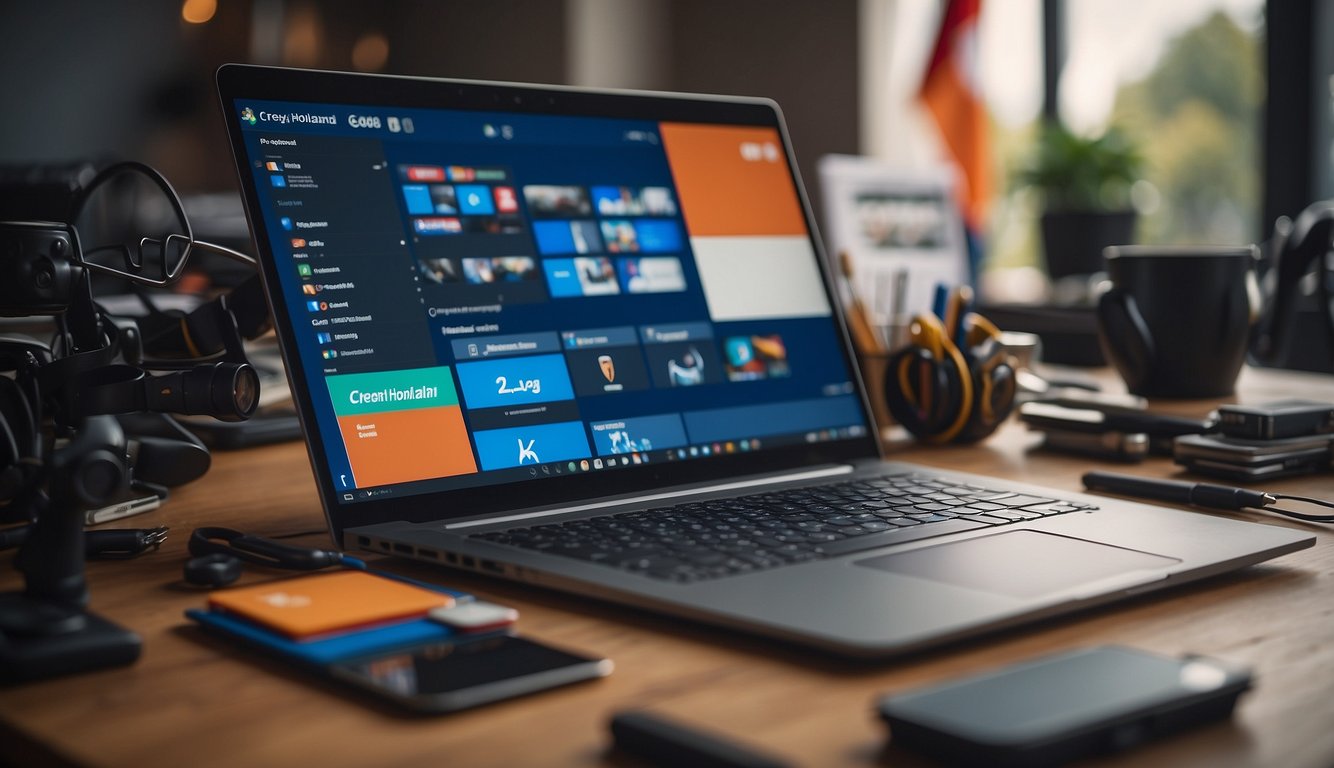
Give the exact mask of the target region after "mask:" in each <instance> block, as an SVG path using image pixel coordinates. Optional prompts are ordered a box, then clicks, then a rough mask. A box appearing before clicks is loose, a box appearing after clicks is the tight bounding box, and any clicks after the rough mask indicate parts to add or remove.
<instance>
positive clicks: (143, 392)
mask: <svg viewBox="0 0 1334 768" xmlns="http://www.w3.org/2000/svg"><path fill="white" fill-rule="evenodd" d="M130 175H134V176H142V177H144V178H147V179H148V180H149V181H150V182H151V183H152V184H153V185H155V186H156V187H157V188H158V190H160V191H161V192H162V194H163V195H164V196H165V198H166V199H167V200H168V201H170V204H171V208H172V211H173V212H174V214H175V217H176V219H177V221H178V223H179V229H178V231H176V232H170V233H167V234H162V235H160V236H156V237H142V238H139V239H138V240H137V241H136V242H131V243H128V244H116V245H106V246H100V247H95V248H91V249H86V250H85V249H84V248H83V247H82V245H81V243H80V240H79V233H78V230H77V229H76V227H75V225H74V224H72V223H62V222H32V221H16V222H0V316H6V317H25V318H32V317H39V318H40V317H50V318H51V319H52V321H53V322H54V325H55V334H54V338H53V339H52V341H51V342H50V343H46V342H43V341H40V340H35V339H32V338H27V337H23V336H0V521H8V522H20V523H27V524H28V528H27V530H26V538H25V539H24V540H23V543H22V546H21V548H20V550H19V552H18V554H17V556H16V557H15V566H16V567H17V568H18V569H19V571H21V572H22V573H23V577H24V584H25V587H24V590H23V591H21V592H10V593H3V594H0V682H12V681H18V680H30V679H37V678H42V677H48V676H52V675H60V674H69V673H74V672H80V671H84V670H88V669H94V668H99V667H104V666H111V665H119V664H128V663H131V662H133V661H134V660H135V659H136V658H137V657H138V655H139V648H140V640H139V638H138V636H136V635H135V634H133V633H132V632H130V631H128V630H126V629H123V628H121V627H118V626H116V625H115V624H113V623H111V622H109V621H107V620H105V619H102V618H101V617H98V616H96V615H95V614H92V613H90V612H88V611H87V610H86V605H87V602H88V589H87V585H86V583H85V580H84V555H85V552H84V532H83V526H84V520H85V513H87V512H89V511H90V510H94V509H97V508H100V507H104V506H105V505H107V504H109V503H112V502H114V501H116V500H117V499H118V498H120V497H122V496H123V495H124V494H125V493H126V491H127V490H130V489H134V490H136V491H139V492H143V491H145V490H147V491H151V492H154V493H158V494H159V495H160V496H162V497H165V495H166V492H167V491H166V489H167V488H168V487H170V486H174V485H179V484H181V483H184V482H189V481H190V480H194V479H196V478H198V477H199V476H200V475H202V474H203V473H204V472H205V471H206V470H207V469H208V465H209V454H208V450H207V448H205V447H204V446H203V444H202V443H200V442H199V441H198V439H197V438H195V437H194V436H193V435H191V434H190V433H189V432H187V431H186V430H184V429H183V428H182V427H181V426H180V425H179V424H177V423H176V422H175V421H174V420H172V418H171V416H170V414H192V415H193V414H204V415H211V416H214V417H216V418H218V419H221V420H225V421H241V420H244V419H246V418H248V417H249V416H250V415H251V414H252V413H254V411H255V408H256V405H257V404H258V399H259V379H258V376H257V375H256V373H255V371H254V369H253V368H251V366H250V364H249V363H248V362H247V360H246V356H245V350H244V348H243V347H242V337H243V336H244V337H246V338H253V337H255V336H258V335H260V334H261V333H263V332H264V331H265V330H267V328H268V315H267V308H266V307H265V305H264V300H263V295H262V292H261V291H260V289H259V285H258V276H257V275H256V276H255V277H253V278H252V279H251V280H250V281H248V282H247V283H245V284H243V285H242V286H240V287H238V288H237V289H236V290H234V291H233V292H232V293H230V294H227V295H224V296H220V297H218V298H216V299H213V300H212V301H209V302H206V303H204V304H202V305H201V306H199V307H198V308H196V309H195V310H193V311H192V312H189V313H185V312H163V311H161V310H158V309H157V308H156V307H155V306H154V304H153V303H152V301H151V299H150V298H149V297H148V296H147V295H145V293H143V292H142V287H145V286H152V287H161V286H166V285H169V284H171V283H173V282H175V281H176V280H177V279H178V278H179V277H180V276H181V274H182V271H183V270H184V268H185V266H186V264H187V262H188V260H189V257H190V254H191V252H193V251H195V250H196V249H198V250H201V251H211V252H214V253H220V254H222V255H225V256H228V257H231V258H234V259H237V260H240V261H243V262H246V263H248V264H251V265H253V264H254V261H253V260H252V259H251V258H250V257H248V256H246V255H244V254H241V253H238V252H236V251H232V250H230V249H227V248H222V247H220V246H215V245H213V244H210V243H204V242H202V241H198V240H195V239H194V236H193V233H192V231H191V229H190V223H189V221H188V220H187V219H186V217H185V213H184V210H183V208H182V206H181V203H180V199H179V198H178V197H177V196H176V193H175V191H174V190H173V189H172V188H171V185H170V184H169V183H168V182H167V181H166V179H164V178H163V177H162V176H161V175H160V174H158V173H157V172H156V171H154V170H153V169H152V168H149V167H148V166H145V165H142V164H139V163H121V164H117V165H114V166H111V167H109V168H107V169H106V170H104V171H102V172H101V173H99V174H97V175H96V176H95V177H94V178H93V179H92V181H91V182H89V183H88V185H87V186H86V187H85V189H84V191H83V193H82V194H81V195H80V196H79V197H78V198H77V200H76V202H75V204H74V208H73V211H72V212H71V215H70V217H69V220H70V221H71V222H77V221H79V214H80V212H81V210H82V209H83V207H84V205H85V204H86V203H87V201H88V199H89V197H90V196H91V195H92V193H93V192H94V191H95V190H97V189H98V188H99V187H102V186H103V185H106V184H107V183H108V182H110V181H114V180H118V179H122V178H123V177H125V176H130ZM94 275H100V276H106V277H110V278H114V279H116V280H119V281H123V282H125V283H127V284H129V285H130V286H131V287H132V288H133V289H134V290H136V292H137V293H138V295H139V298H140V300H141V302H142V303H143V304H144V306H145V310H146V312H147V314H146V315H144V316H141V317H137V318H133V317H122V316H116V315H112V314H109V313H108V312H106V311H105V310H104V309H103V307H102V306H101V305H100V304H99V303H98V302H97V301H96V300H95V299H94V297H93V288H92V286H93V283H92V278H93V276H94ZM11 530H12V529H11ZM157 541H160V538H159V539H157Z"/></svg>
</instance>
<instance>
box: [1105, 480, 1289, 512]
mask: <svg viewBox="0 0 1334 768" xmlns="http://www.w3.org/2000/svg"><path fill="white" fill-rule="evenodd" d="M1084 487H1085V488H1087V489H1089V490H1090V491H1107V492H1110V493H1119V494H1121V495H1123V496H1137V497H1139V498H1142V499H1154V500H1156V501H1170V502H1173V503H1176V504H1194V505H1195V506H1197V507H1209V508H1211V509H1245V508H1246V507H1266V506H1268V505H1270V504H1273V503H1274V502H1276V501H1278V499H1277V498H1275V497H1274V496H1271V495H1270V494H1267V493H1262V492H1260V491H1252V490H1249V489H1246V488H1232V487H1230V486H1226V485H1212V484H1210V483H1188V482H1185V481H1183V480H1156V479H1153V478H1148V477H1136V476H1134V475H1121V474H1117V473H1115V472H1089V473H1086V474H1085V475H1084Z"/></svg>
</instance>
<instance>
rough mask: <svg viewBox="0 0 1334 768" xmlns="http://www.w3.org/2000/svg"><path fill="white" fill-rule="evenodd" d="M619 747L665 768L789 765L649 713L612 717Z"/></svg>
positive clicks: (772, 766) (758, 767)
mask: <svg viewBox="0 0 1334 768" xmlns="http://www.w3.org/2000/svg"><path fill="white" fill-rule="evenodd" d="M611 735H612V738H613V739H614V740H615V743H616V748H617V749H620V750H624V751H625V752H626V753H628V754H631V755H634V756H635V757H638V758H639V759H641V760H644V761H645V762H647V763H648V764H649V765H655V766H661V767H662V768H678V767H679V768H686V767H687V766H689V768H787V766H788V763H787V762H785V761H783V760H780V759H778V758H776V757H770V756H769V755H763V754H760V753H758V752H752V751H750V750H749V749H746V748H745V747H741V746H739V745H737V744H734V743H732V742H730V741H724V740H723V739H720V738H718V737H717V736H714V735H712V734H708V733H703V732H701V731H697V730H695V729H693V728H687V727H685V726H683V725H680V724H679V723H674V722H672V721H670V720H665V719H663V718H661V717H659V716H657V715H651V714H649V713H647V712H619V713H617V714H616V715H614V716H613V717H612V719H611Z"/></svg>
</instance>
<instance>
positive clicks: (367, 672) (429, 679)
mask: <svg viewBox="0 0 1334 768" xmlns="http://www.w3.org/2000/svg"><path fill="white" fill-rule="evenodd" d="M327 670H328V672H329V673H330V674H331V675H333V677H334V678H336V679H338V680H342V681H344V682H348V683H351V684H353V685H356V686H358V687H360V688H363V689H366V690H369V691H371V692H373V693H376V694H378V695H380V696H384V697H387V698H389V699H392V700H393V701H394V702H396V703H398V704H401V705H403V706H406V707H408V708H410V709H414V710H418V711H421V712H454V711H457V710H460V709H467V708H469V707H476V706H479V705H482V704H488V703H490V702H493V701H499V700H500V699H508V698H511V697H514V696H522V695H524V694H527V693H533V692H535V691H541V690H545V689H547V688H554V687H556V686H560V685H567V684H569V683H576V682H579V681H581V680H591V679H593V678H598V677H606V676H607V675H609V674H611V671H612V663H611V660H609V659H598V658H593V657H589V656H581V655H578V654H574V653H570V652H568V651H563V650H559V649H556V648H552V647H550V646H547V645H543V644H541V643H537V642H534V641H532V640H528V639H526V638H522V637H518V636H515V635H509V634H501V635H492V636H489V637H482V638H477V639H475V640H467V641H463V642H436V643H426V644H422V645H417V646H413V647H409V648H404V649H401V650H395V651H392V652H386V653H376V654H373V655H369V656H362V657H358V658H352V659H347V660H343V661H337V662H334V663H333V664H331V665H329V666H328V667H327Z"/></svg>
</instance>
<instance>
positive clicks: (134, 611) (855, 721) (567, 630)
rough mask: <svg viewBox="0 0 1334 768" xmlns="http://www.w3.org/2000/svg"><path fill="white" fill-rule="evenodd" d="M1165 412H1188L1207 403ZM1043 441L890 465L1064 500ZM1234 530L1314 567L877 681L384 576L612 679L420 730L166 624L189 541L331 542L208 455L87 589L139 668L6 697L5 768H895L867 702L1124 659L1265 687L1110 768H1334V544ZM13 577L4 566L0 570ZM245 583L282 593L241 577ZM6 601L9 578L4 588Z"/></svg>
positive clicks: (918, 660) (1152, 603)
mask: <svg viewBox="0 0 1334 768" xmlns="http://www.w3.org/2000/svg"><path fill="white" fill-rule="evenodd" d="M1240 393H1241V394H1240V399H1241V400H1242V401H1243V402H1264V401H1266V400H1270V399H1275V398H1278V397H1282V396H1306V397H1319V398H1322V399H1334V380H1331V379H1329V378H1322V377H1318V376H1312V375H1303V374H1280V373H1274V372H1265V371H1246V372H1245V373H1244V375H1243V379H1242V383H1241V386H1240ZM1164 405H1165V404H1164ZM1170 407H1172V408H1173V409H1174V410H1177V411H1179V412H1183V413H1192V412H1193V413H1203V412H1205V411H1207V410H1208V408H1209V404H1204V403H1184V404H1182V403H1179V404H1173V405H1171V406H1170ZM1036 442H1037V438H1036V437H1034V436H1032V435H1030V434H1028V433H1026V432H1025V431H1024V429H1023V428H1022V427H1021V426H1019V425H1017V424H1010V425H1007V426H1006V428H1005V429H1003V430H1002V431H1001V432H1000V433H998V434H997V435H996V436H995V437H994V438H992V439H991V440H990V441H989V442H987V443H985V444H983V445H981V446H976V447H970V448H944V449H927V448H919V447H912V446H910V445H907V444H904V445H903V446H901V448H902V450H899V451H897V452H896V456H897V457H901V458H905V459H908V460H912V461H917V462H920V463H923V464H929V465H935V466H940V467H953V468H958V469H962V470H967V471H971V472H978V473H982V474H988V475H998V476H1005V477H1011V478H1015V479H1018V480H1024V481H1031V482H1038V483H1042V484H1045V485H1049V486H1052V487H1055V488H1061V489H1067V490H1071V491H1073V490H1078V489H1079V488H1080V485H1079V476H1080V474H1081V473H1082V472H1084V471H1086V470H1087V469H1089V467H1090V465H1091V463H1090V462H1089V461H1087V460H1081V459H1076V458H1067V457H1061V456H1050V455H1044V454H1041V453H1033V452H1031V451H1030V450H1029V449H1031V447H1032V446H1033V445H1034V444H1035V443H1036ZM1127 471H1131V472H1137V473H1142V474H1145V475H1157V476H1167V475H1170V474H1173V473H1174V471H1175V470H1174V468H1173V467H1172V465H1171V464H1170V463H1169V462H1168V461H1167V460H1164V459H1155V460H1151V461H1149V462H1146V463H1144V464H1143V465H1140V466H1136V467H1130V468H1128V469H1127ZM1331 477H1332V476H1331V475H1328V474H1326V475H1321V476H1313V477H1307V478H1301V479H1295V480H1289V481H1284V482H1281V483H1280V482H1274V483H1272V484H1271V486H1272V487H1273V488H1276V489H1278V488H1281V489H1283V490H1289V491H1292V492H1298V491H1305V492H1308V493H1314V494H1320V495H1323V496H1324V497H1326V498H1328V497H1331V496H1334V479H1331ZM1248 517H1250V518H1252V519H1255V520H1261V521H1264V522H1266V523H1270V524H1273V525H1286V526H1292V527H1300V528H1303V529H1305V530H1310V531H1313V532H1314V533H1315V534H1316V536H1317V537H1318V542H1317V544H1316V546H1315V548H1314V549H1307V550H1303V551H1301V552H1297V553H1295V554H1291V555H1287V556H1285V557H1282V558H1280V559H1278V560H1275V561H1271V562H1269V563H1265V564H1262V565H1259V566H1256V567H1253V568H1250V569H1248V570H1246V571H1243V572H1240V573H1236V574H1231V575H1227V576H1223V577H1220V578H1216V579H1213V580H1210V581H1207V582H1204V583H1201V584H1197V585H1192V586H1187V587H1185V588H1180V589H1177V590H1175V591H1171V592H1168V593H1159V594H1157V595H1152V596H1147V597H1143V598H1139V599H1136V600H1133V601H1130V602H1126V603H1121V604H1119V605H1115V606H1112V607H1106V608H1102V609H1098V610H1095V611H1092V612H1089V613H1086V614H1082V615H1077V616H1073V617H1067V618H1064V619H1060V620H1055V621H1049V622H1046V623H1044V624H1041V625H1039V626H1035V627H1030V628H1027V629H1022V630H1016V631H1010V632H1005V633H1002V634H998V635H993V636H989V637H986V638H983V639H979V640H976V641H972V642H968V643H965V644H961V645H955V646H953V647H949V648H944V649H941V650H938V651H936V652H932V653H926V654H923V655H919V656H916V657H913V658H910V659H907V660H903V661H898V662H894V663H884V664H862V663H852V662H846V661H841V660H839V659H835V658H830V657H826V656H820V655H814V654H810V653H807V652H804V651H801V650H797V649H793V648H789V647H777V646H775V645H773V644H771V643H768V642H766V641H764V640H761V639H757V638H754V637H749V636H744V635H740V634H736V633H732V632H727V631H723V630H718V629H713V628H709V627H705V626H697V625H691V624H687V623H685V622H682V621H680V620H677V619H672V618H663V617H659V616H656V615H652V614H649V613H644V612H640V611H635V610H630V609H626V608H621V607H617V606H612V605H608V604H604V603H598V602H595V601H592V600H586V599H581V598H578V597H573V596H568V595H563V594H557V593H550V592H544V591H541V590H538V589H536V588H532V587H526V586H522V585H516V584H510V583H506V582H502V581H499V580H491V579H487V578H483V577H480V576H473V575H469V574H466V573H463V572H457V571H448V570H441V569H437V568H432V567H427V566H420V567H419V566H415V565H413V564H408V563H398V564H390V565H389V566H388V567H391V568H393V569H395V570H398V571H401V572H403V573H407V574H411V575H413V576H416V577H419V578H425V579H432V580H437V581H439V582H442V583H447V584H451V585H454V586H458V587H462V588H464V589H469V590H472V591H474V592H477V593H478V594H480V595H483V596H485V597H488V598H492V599H495V600H498V601H501V602H504V603H509V604H511V605H514V606H517V607H518V608H519V609H520V610H521V611H522V613H523V618H522V620H521V622H520V629H521V630H522V631H523V632H524V633H526V634H529V635H532V636H534V637H537V638H541V639H544V640H548V641H551V642H554V643H557V644H562V645H566V646H570V647H573V648H583V649H587V650H589V651H592V652H596V653H601V654H605V655H607V656H609V657H611V658H612V659H613V660H614V661H615V662H616V672H615V674H613V675H612V676H611V677H610V678H608V679H606V680H602V681H598V682H593V683H586V684H581V685H578V686H574V687H570V688H566V689H563V690H557V691H551V692H547V693H543V694H539V695H536V696H532V697H529V698H525V699H519V700H515V701H512V702H507V703H502V704H498V705H493V706H489V707H485V708H483V709H480V710H476V711H472V712H466V713H460V714H457V715H452V716H446V717H437V718H415V719H414V718H404V717H399V716H395V715H393V714H391V713H388V712H385V711H381V710H378V709H374V708H371V707H369V706H366V705H365V704H364V703H362V702H361V700H359V699H358V698H357V697H355V696H352V695H343V694H341V693H337V692H334V691H333V690H332V689H330V688H326V687H323V686H322V685H320V684H318V683H315V682H312V681H311V680H310V679H307V678H306V677H305V676H303V675H301V674H299V673H296V672H292V671H289V670H288V669H286V668H285V667H283V666H281V665H279V664H277V663H274V662H270V661H267V660H264V659H261V658H259V657H256V656H253V655H250V654H249V653H247V652H244V651H241V650H238V649H234V648H232V647H230V646H228V645H226V644H224V643H222V642H219V641H216V640H213V639H211V638H209V637H207V636H204V635H202V634H201V633H200V632H199V631H197V630H196V629H195V628H193V627H192V626H190V625H189V624H188V622H186V620H185V619H184V618H183V617H182V615H181V612H182V611H183V610H185V609H186V608H188V607H192V606H198V605H201V604H202V603H203V600H204V597H203V594H201V593H200V592H197V591H194V590H190V589H187V588H185V587H183V586H182V585H181V584H180V582H179V579H180V569H181V563H182V562H183V560H184V557H183V556H184V552H185V540H186V537H187V536H188V534H189V532H190V531H191V530H192V529H193V528H195V527H196V526H199V525H206V524H207V525H228V526H234V527H237V528H241V529H244V530H246V531H250V532H254V533H258V534H264V535H271V534H281V533H291V532H295V531H307V530H313V529H320V528H322V527H323V519H322V516H321V513H320V511H319V509H318V507H317V504H316V501H315V494H314V491H313V488H312V481H311V479H310V472H309V470H308V464H307V462H306V456H305V451H304V449H303V448H302V446H301V445H300V444H288V445H281V446H275V447H269V448H261V449H256V450H250V451H245V452H239V453H223V454H219V455H218V456H217V457H216V459H215V461H214V466H213V469H212V470H211V471H210V472H209V474H208V476H207V477H206V478H204V479H203V480H201V481H199V482H198V483H196V484H194V485H192V486H189V487H186V488H183V489H180V490H178V491H177V492H176V493H175V494H174V495H173V497H172V499H171V501H170V503H169V504H168V505H166V506H165V507H164V508H163V509H161V510H159V511H157V512H154V513H152V514H151V515H149V516H145V517H141V518H136V519H135V523H136V524H141V525H155V524H165V525H170V526H171V529H172V531H171V533H172V535H171V539H170V541H169V542H168V543H167V545H166V546H164V547H163V548H162V550H161V551H160V552H157V553H154V554H150V555H146V556H144V557H142V558H140V559H138V560H135V561H132V562H109V563H93V564H91V565H90V567H89V577H90V583H91V586H92V607H93V609H95V610H96V611H98V612H100V613H101V614H103V615H104V616H107V617H108V618H110V619H112V620H114V621H117V622H119V623H121V624H123V625H124V626H126V627H129V628H131V629H133V630H134V631H136V632H138V633H140V634H141V635H142V636H143V638H144V654H143V657H142V659H141V660H140V661H139V662H138V663H137V664H135V665H134V666H132V667H128V668H123V669H115V670H109V671H103V672H97V673H93V674H87V675H83V676H79V677H73V678H68V679H61V680H52V681H48V682H42V683H36V684H30V685H26V686H22V687H18V688H10V689H7V690H0V762H11V761H12V762H14V763H16V764H24V765H27V764H42V763H47V762H61V761H69V762H75V763H81V764H90V765H167V766H183V765H190V766H211V765H219V766H229V767H230V766H237V765H242V766H251V765H309V766H320V767H321V768H326V767H328V766H339V765H355V766H367V765H377V766H412V768H420V767H421V766H430V765H449V766H474V765H497V766H529V765H599V764H609V760H608V757H607V756H606V755H605V750H606V748H607V745H608V743H609V737H608V735H607V727H606V723H607V719H608V717H609V716H610V714H611V713H612V712H615V711H617V710H619V709H622V708H627V707H647V708H651V709H654V710H657V711H660V712H662V713H665V714H669V715H673V716H676V717H678V718H680V719H683V720H685V721H688V722H693V723H696V724H700V725H707V726H711V727H713V728H716V729H718V730H720V731H722V732H724V733H727V734H730V735H732V736H734V737H737V738H738V739H744V740H749V741H751V742H753V743H755V744H757V745H761V746H763V747H764V748H767V749H768V750H770V751H772V752H775V753H777V754H779V755H783V756H786V757H788V758H790V759H791V760H793V761H795V762H797V763H798V764H802V765H820V766H840V765H842V766H867V765H881V764H887V763H892V764H895V765H912V764H917V762H916V761H915V760H914V758H912V757H911V756H907V755H904V754H902V753H901V752H897V751H894V750H886V749H885V744H886V738H885V730H884V729H883V728H882V727H881V725H880V723H879V722H878V721H877V720H876V718H875V717H874V715H873V714H872V702H873V701H874V700H875V699H876V697H877V696H879V695H881V694H883V693H886V692H891V691H900V690H904V689H906V688H909V687H913V686H918V685H922V684H926V683H932V682H936V681H940V680H945V679H948V678H952V677H955V676H958V675H962V674H965V673H971V672H976V671H979V670H983V669H987V668H990V667H993V666H997V665H1001V664H1005V663H1009V662H1014V661H1019V660H1022V659H1027V658H1031V657H1033V656H1037V655H1039V654H1043V653H1048V652H1052V651H1059V650H1062V649H1067V648H1073V647H1077V646H1084V645H1091V644H1098V643H1124V644H1128V645H1131V646H1135V647H1138V648H1142V649H1145V650H1149V651H1156V652H1160V653H1165V654H1180V653H1184V652H1198V653H1205V654H1211V655H1216V656H1220V657H1223V658H1227V659H1231V660H1233V661H1237V662H1242V663H1245V664H1250V665H1252V666H1253V667H1254V668H1255V672H1256V680H1257V687H1256V689H1255V690H1254V691H1252V692H1250V693H1248V694H1247V695H1245V696H1244V697H1243V698H1242V700H1241V703H1240V706H1239V709H1238V711H1237V713H1236V715H1235V717H1234V718H1233V719H1232V721H1231V722H1227V723H1222V724H1218V725H1214V726H1210V727H1208V728H1204V729H1200V730H1197V731H1194V732H1191V733H1189V734H1186V735H1183V736H1180V737H1178V738H1175V739H1172V740H1170V741H1167V742H1162V743H1158V744H1155V745H1151V746H1148V747H1145V748H1142V749H1140V750H1137V751H1135V752H1133V753H1131V754H1130V755H1129V756H1127V757H1123V758H1121V762H1123V763H1125V764H1136V765H1174V766H1176V765H1208V766H1223V765H1255V766H1260V765H1263V766H1275V765H1283V766H1313V767H1315V766H1319V767H1321V768H1327V767H1328V766H1330V765H1334V727H1332V726H1334V531H1332V530H1330V529H1329V528H1328V527H1327V526H1316V525H1303V524H1301V523H1298V522H1296V521H1284V520H1282V519H1279V518H1276V517H1272V516H1268V515H1263V514H1258V513H1257V514H1253V515H1248ZM311 540H312V541H319V540H321V539H319V538H318V537H312V539H311ZM11 559H12V555H9V554H6V555H4V556H0V566H7V565H8V563H9V561H10V560H11ZM246 578H247V580H248V581H258V580H261V579H269V578H274V574H273V573H271V572H270V573H261V572H260V571H259V570H258V569H252V570H251V572H250V573H249V575H248V576H247V577H246ZM17 584H18V580H17V578H16V576H15V574H14V573H13V572H12V571H10V570H9V569H8V568H7V567H5V568H4V574H3V575H2V576H0V588H5V589H13V588H15V587H16V586H17ZM885 610H893V609H892V607H886V608H885ZM6 758H8V760H6ZM1111 762H1116V761H1111ZM610 764H625V763H610Z"/></svg>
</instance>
